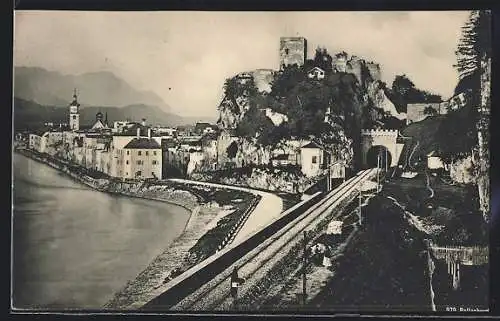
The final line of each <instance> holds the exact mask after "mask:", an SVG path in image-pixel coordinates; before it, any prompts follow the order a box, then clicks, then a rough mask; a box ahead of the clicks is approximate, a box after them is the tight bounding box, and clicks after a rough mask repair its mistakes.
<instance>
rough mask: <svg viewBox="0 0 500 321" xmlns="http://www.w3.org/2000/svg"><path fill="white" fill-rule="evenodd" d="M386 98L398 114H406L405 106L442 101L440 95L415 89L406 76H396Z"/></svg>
mask: <svg viewBox="0 0 500 321" xmlns="http://www.w3.org/2000/svg"><path fill="white" fill-rule="evenodd" d="M386 93H387V91H386ZM388 96H389V98H390V99H391V101H392V102H393V103H394V105H395V106H396V109H397V110H398V111H399V112H406V106H407V104H409V103H439V102H442V101H443V99H442V97H441V96H440V95H437V94H434V93H431V92H429V91H426V90H420V89H418V88H416V87H415V84H414V83H413V81H411V80H410V79H409V78H408V76H406V75H397V76H396V77H395V78H394V81H393V82H392V88H391V90H390V92H388Z"/></svg>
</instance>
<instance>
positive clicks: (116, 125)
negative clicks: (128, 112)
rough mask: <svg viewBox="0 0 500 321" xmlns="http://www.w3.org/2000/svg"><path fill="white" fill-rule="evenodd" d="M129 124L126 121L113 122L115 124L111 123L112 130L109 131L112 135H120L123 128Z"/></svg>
mask: <svg viewBox="0 0 500 321" xmlns="http://www.w3.org/2000/svg"><path fill="white" fill-rule="evenodd" d="M129 123H130V121H128V120H118V121H115V122H113V128H112V129H111V131H112V132H113V133H120V132H122V131H123V128H125V127H126V126H127V125H128V124H129Z"/></svg>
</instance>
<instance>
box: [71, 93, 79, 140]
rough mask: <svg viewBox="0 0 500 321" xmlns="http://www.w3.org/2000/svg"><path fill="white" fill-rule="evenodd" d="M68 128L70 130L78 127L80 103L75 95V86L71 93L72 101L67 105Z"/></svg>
mask: <svg viewBox="0 0 500 321" xmlns="http://www.w3.org/2000/svg"><path fill="white" fill-rule="evenodd" d="M69 128H70V129H71V130H79V129H80V104H79V103H78V98H77V96H76V88H75V91H74V93H73V101H72V102H71V104H70V105H69Z"/></svg>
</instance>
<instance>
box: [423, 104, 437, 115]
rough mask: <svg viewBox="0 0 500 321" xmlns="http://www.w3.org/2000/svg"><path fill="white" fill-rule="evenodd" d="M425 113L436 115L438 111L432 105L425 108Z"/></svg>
mask: <svg viewBox="0 0 500 321" xmlns="http://www.w3.org/2000/svg"><path fill="white" fill-rule="evenodd" d="M424 115H429V116H436V115H437V111H436V110H435V109H434V108H432V106H427V107H425V108H424Z"/></svg>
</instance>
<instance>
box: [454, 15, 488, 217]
mask: <svg viewBox="0 0 500 321" xmlns="http://www.w3.org/2000/svg"><path fill="white" fill-rule="evenodd" d="M491 53H492V49H491V12H490V11H488V10H474V11H472V12H471V13H470V16H469V19H468V21H467V22H466V23H465V25H464V26H463V27H462V36H461V38H460V42H459V44H458V48H457V51H456V55H457V63H456V65H455V67H456V68H457V70H458V72H459V74H460V78H461V79H464V78H466V77H474V78H471V79H469V81H470V83H469V86H470V87H471V88H469V89H470V90H471V91H472V93H473V95H472V96H473V97H472V103H473V104H474V105H475V106H477V109H478V113H477V119H475V123H476V128H477V146H476V148H475V151H473V153H477V154H478V156H479V157H478V158H479V164H478V165H479V166H478V168H479V173H478V177H477V181H478V183H477V185H478V190H479V202H480V210H481V212H482V213H483V217H484V219H485V221H486V222H488V221H489V216H490V213H489V212H490V209H489V198H490V190H489V114H490V86H491V85H490V78H491Z"/></svg>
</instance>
